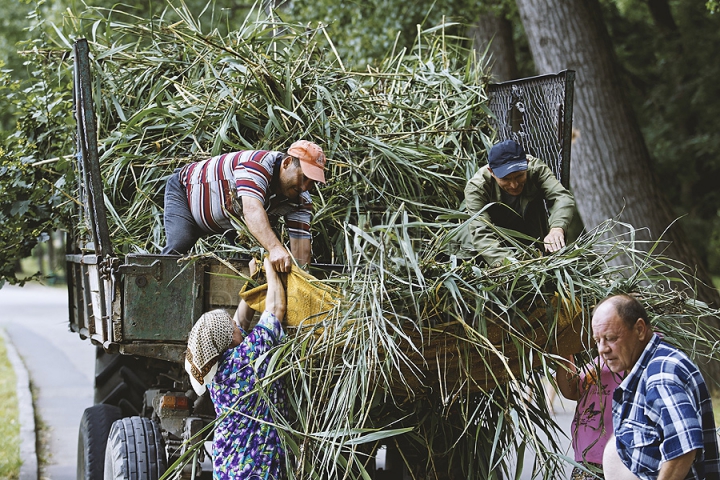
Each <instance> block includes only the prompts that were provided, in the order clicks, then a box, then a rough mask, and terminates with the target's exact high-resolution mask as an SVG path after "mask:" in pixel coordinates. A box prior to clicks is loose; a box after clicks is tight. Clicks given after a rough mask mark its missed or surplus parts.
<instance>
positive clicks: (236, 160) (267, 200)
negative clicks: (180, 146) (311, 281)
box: [178, 150, 312, 239]
mask: <svg viewBox="0 0 720 480" xmlns="http://www.w3.org/2000/svg"><path fill="white" fill-rule="evenodd" d="M283 157H284V154H283V153H282V152H269V151H264V150H245V151H242V152H233V153H226V154H223V155H218V156H216V157H212V158H209V159H207V160H202V161H199V162H194V163H190V164H188V165H185V166H184V167H183V168H182V169H181V170H180V172H179V173H178V175H179V176H180V183H182V184H183V185H184V186H185V189H186V190H187V198H188V205H189V206H190V213H192V216H193V218H194V219H195V222H196V223H197V224H198V226H200V228H202V229H203V230H205V231H206V232H209V233H222V232H224V231H226V230H230V229H237V228H238V225H237V221H239V220H240V219H242V200H241V198H240V197H252V198H256V199H258V200H259V201H260V202H261V203H262V204H263V206H264V208H265V211H266V212H267V214H268V219H269V220H270V224H271V225H275V224H276V223H277V221H278V219H279V218H280V217H281V216H282V217H284V218H285V226H286V227H287V229H288V233H289V235H290V236H291V237H292V238H300V239H310V220H311V219H312V200H311V199H310V194H309V193H308V192H303V193H301V194H300V196H299V197H298V199H297V201H291V200H290V199H288V198H286V197H285V196H283V195H278V194H275V193H273V191H272V190H273V189H272V187H271V184H272V183H273V175H274V173H275V172H276V171H279V169H280V162H281V161H282V159H283ZM275 181H278V179H275ZM233 188H234V190H235V195H233V193H232V192H233Z"/></svg>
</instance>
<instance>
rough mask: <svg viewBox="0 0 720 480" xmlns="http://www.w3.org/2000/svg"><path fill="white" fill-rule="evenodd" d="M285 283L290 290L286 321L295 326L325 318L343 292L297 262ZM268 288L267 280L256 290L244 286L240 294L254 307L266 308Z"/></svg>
mask: <svg viewBox="0 0 720 480" xmlns="http://www.w3.org/2000/svg"><path fill="white" fill-rule="evenodd" d="M284 283H285V289H286V293H287V312H286V313H285V321H286V323H287V325H289V326H291V327H297V326H299V325H300V324H301V323H302V324H304V325H312V324H315V323H318V322H322V321H323V320H325V319H326V318H327V316H328V313H329V312H330V310H331V309H332V308H333V307H334V306H335V305H336V304H337V303H338V302H339V299H340V292H338V291H337V290H335V289H334V288H332V287H329V286H327V285H325V284H323V283H322V282H320V281H319V280H318V279H317V278H315V277H313V276H312V275H310V274H309V273H307V272H305V271H304V270H302V269H300V268H298V267H297V266H295V265H293V266H292V269H291V270H290V273H288V274H287V277H286V279H285V282H284ZM266 292H267V284H264V285H260V286H259V287H255V288H253V289H252V290H248V291H243V290H241V291H240V297H241V298H242V299H243V300H245V301H246V302H247V303H248V305H250V307H251V308H252V309H253V310H256V311H258V312H262V311H263V310H265V295H266Z"/></svg>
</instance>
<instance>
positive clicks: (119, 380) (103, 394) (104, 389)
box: [95, 347, 149, 417]
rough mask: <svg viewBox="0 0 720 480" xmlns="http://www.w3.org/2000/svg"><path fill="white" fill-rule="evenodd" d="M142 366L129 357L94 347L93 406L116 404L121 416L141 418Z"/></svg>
mask: <svg viewBox="0 0 720 480" xmlns="http://www.w3.org/2000/svg"><path fill="white" fill-rule="evenodd" d="M144 367H145V365H144V364H143V362H142V360H140V359H138V358H135V357H133V356H130V355H121V354H119V353H115V354H111V353H107V352H105V350H103V349H102V347H97V349H96V353H95V403H106V404H108V405H117V406H118V407H120V408H121V409H122V411H123V416H126V417H129V416H132V415H140V414H141V410H142V405H143V394H144V392H145V390H146V389H147V388H148V380H149V379H147V378H143V377H145V376H146V375H144V370H145V368H144Z"/></svg>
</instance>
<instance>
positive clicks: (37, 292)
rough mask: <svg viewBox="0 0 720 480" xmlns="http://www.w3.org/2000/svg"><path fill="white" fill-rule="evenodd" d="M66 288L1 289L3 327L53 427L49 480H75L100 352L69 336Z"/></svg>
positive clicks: (49, 437) (46, 472) (47, 460)
mask: <svg viewBox="0 0 720 480" xmlns="http://www.w3.org/2000/svg"><path fill="white" fill-rule="evenodd" d="M67 305H68V299H67V290H66V289H65V288H56V287H44V286H40V285H38V284H28V285H26V286H25V287H15V286H10V285H5V286H3V287H2V288H0V326H1V327H2V328H4V329H5V332H6V333H7V336H8V337H9V338H10V340H11V341H12V343H13V344H14V345H15V348H16V349H17V351H18V354H19V355H20V357H21V358H22V360H23V362H24V363H25V366H26V368H27V370H28V373H29V375H30V382H31V383H32V384H33V385H34V387H35V392H36V395H37V397H36V405H35V407H36V409H37V412H36V414H39V417H40V419H41V421H42V422H43V423H44V424H45V425H46V427H47V432H48V434H47V436H46V438H47V446H48V449H47V450H48V451H46V454H47V456H46V458H45V468H44V469H43V471H42V476H43V478H46V479H51V480H74V479H75V478H76V477H77V474H76V461H77V438H78V426H79V424H80V417H81V416H82V413H83V410H84V409H85V408H86V407H88V406H90V405H92V403H93V376H94V372H95V363H94V362H95V349H94V347H92V345H91V344H90V343H89V342H87V341H82V340H80V337H78V335H77V334H73V333H70V331H69V330H68V306H67Z"/></svg>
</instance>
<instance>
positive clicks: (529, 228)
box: [464, 155, 575, 265]
mask: <svg viewBox="0 0 720 480" xmlns="http://www.w3.org/2000/svg"><path fill="white" fill-rule="evenodd" d="M527 158H528V170H527V181H526V183H525V187H524V188H523V191H522V193H521V194H520V209H521V212H515V211H514V210H512V209H511V208H510V207H508V206H506V205H504V204H502V203H501V193H500V192H501V189H500V185H498V183H497V182H496V181H495V179H494V178H493V176H492V174H491V173H490V171H489V170H488V167H487V166H484V167H482V168H481V169H480V170H478V172H477V173H476V174H475V175H474V176H473V178H471V179H470V181H469V182H468V184H467V186H466V187H465V207H466V208H467V211H468V213H469V214H471V215H473V214H475V213H477V212H479V211H480V210H482V209H483V208H484V207H485V206H487V205H489V204H491V203H493V202H496V203H495V204H494V205H491V206H489V207H488V208H487V209H486V210H485V211H484V212H483V213H482V214H480V216H478V217H477V218H476V219H475V220H473V221H472V222H471V223H470V224H469V230H468V232H467V235H466V237H465V242H464V249H465V250H469V251H470V252H471V253H480V254H481V255H482V257H483V258H484V259H485V261H486V262H487V263H488V264H489V265H497V264H499V263H501V262H502V260H503V259H504V258H507V257H510V256H512V252H511V251H510V250H509V249H508V248H507V246H504V245H503V244H502V242H501V240H500V238H498V236H497V235H496V234H495V233H494V232H493V231H492V229H491V228H490V227H489V226H488V224H489V223H492V224H494V225H495V226H497V227H502V228H508V229H511V230H516V231H519V232H522V233H524V234H526V235H528V236H530V237H533V238H536V239H538V240H540V241H542V239H544V238H545V236H546V235H547V233H548V231H549V229H550V228H555V227H560V228H562V229H563V231H565V232H566V233H567V229H568V226H569V225H570V221H571V220H572V217H573V213H574V211H575V199H574V198H573V196H572V194H571V193H570V192H569V191H568V190H567V189H566V188H565V187H563V186H562V184H561V183H560V182H559V181H558V180H557V178H555V175H553V173H552V171H551V170H550V168H549V167H548V166H547V165H546V164H545V163H544V162H543V161H542V160H539V159H537V158H534V157H532V156H530V155H528V156H527ZM543 200H546V201H547V207H548V210H549V212H550V218H549V219H548V218H547V214H546V213H545V207H544V204H543Z"/></svg>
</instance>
